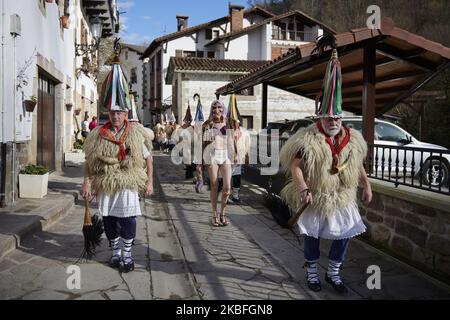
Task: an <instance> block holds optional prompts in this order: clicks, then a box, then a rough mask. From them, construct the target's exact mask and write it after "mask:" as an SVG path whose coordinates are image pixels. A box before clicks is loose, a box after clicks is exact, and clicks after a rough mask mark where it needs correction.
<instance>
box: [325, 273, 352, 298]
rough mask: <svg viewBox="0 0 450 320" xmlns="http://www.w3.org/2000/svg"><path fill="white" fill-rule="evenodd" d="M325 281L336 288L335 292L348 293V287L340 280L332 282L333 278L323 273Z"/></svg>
mask: <svg viewBox="0 0 450 320" xmlns="http://www.w3.org/2000/svg"><path fill="white" fill-rule="evenodd" d="M325 281H326V282H328V283H329V284H331V286H332V287H333V289H334V290H336V292H337V293H339V294H346V293H348V289H347V287H346V286H345V284H344V283H343V282H342V281H341V282H337V283H336V282H333V280H331V278H330V277H328V274H325Z"/></svg>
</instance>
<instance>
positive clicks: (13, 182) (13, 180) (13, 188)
mask: <svg viewBox="0 0 450 320" xmlns="http://www.w3.org/2000/svg"><path fill="white" fill-rule="evenodd" d="M13 39H14V41H13V57H14V58H13V60H14V61H13V67H14V71H13V79H14V80H13V117H14V123H13V128H14V129H13V143H12V174H11V198H12V199H11V203H12V204H13V205H14V203H15V199H16V156H17V152H16V151H17V150H16V146H17V145H16V117H17V115H16V103H17V101H16V98H17V97H16V92H17V83H16V82H17V79H16V36H13Z"/></svg>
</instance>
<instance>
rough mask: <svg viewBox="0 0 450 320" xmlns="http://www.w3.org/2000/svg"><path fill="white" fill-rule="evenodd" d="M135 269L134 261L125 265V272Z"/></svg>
mask: <svg viewBox="0 0 450 320" xmlns="http://www.w3.org/2000/svg"><path fill="white" fill-rule="evenodd" d="M133 270H134V261H132V262H130V263H127V264H124V265H123V272H125V273H128V272H131V271H133Z"/></svg>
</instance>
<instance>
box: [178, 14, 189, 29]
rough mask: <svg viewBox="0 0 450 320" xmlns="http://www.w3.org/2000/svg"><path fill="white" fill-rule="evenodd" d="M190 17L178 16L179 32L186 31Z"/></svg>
mask: <svg viewBox="0 0 450 320" xmlns="http://www.w3.org/2000/svg"><path fill="white" fill-rule="evenodd" d="M188 19H189V17H188V16H182V15H177V31H182V30H186V29H187V27H188Z"/></svg>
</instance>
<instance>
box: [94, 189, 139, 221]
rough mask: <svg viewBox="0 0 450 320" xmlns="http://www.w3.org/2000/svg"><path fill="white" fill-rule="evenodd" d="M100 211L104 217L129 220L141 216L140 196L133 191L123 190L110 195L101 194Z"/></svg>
mask: <svg viewBox="0 0 450 320" xmlns="http://www.w3.org/2000/svg"><path fill="white" fill-rule="evenodd" d="M98 210H99V211H100V214H101V215H102V216H103V217H108V216H112V217H118V218H127V217H134V216H140V215H141V206H140V205H139V194H138V193H137V191H133V190H129V189H126V190H122V191H119V192H116V193H114V194H113V195H108V194H104V193H99V196H98Z"/></svg>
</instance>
